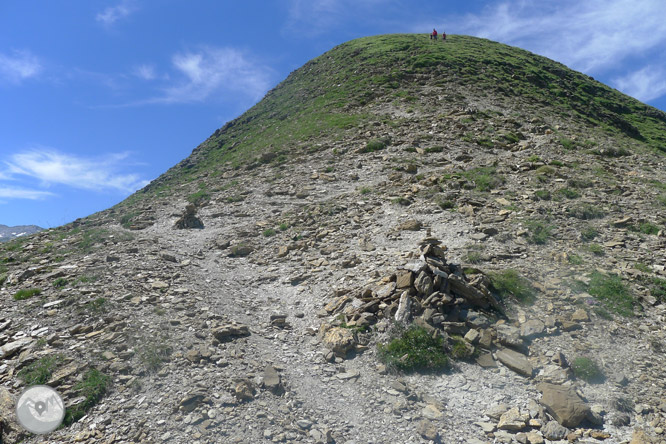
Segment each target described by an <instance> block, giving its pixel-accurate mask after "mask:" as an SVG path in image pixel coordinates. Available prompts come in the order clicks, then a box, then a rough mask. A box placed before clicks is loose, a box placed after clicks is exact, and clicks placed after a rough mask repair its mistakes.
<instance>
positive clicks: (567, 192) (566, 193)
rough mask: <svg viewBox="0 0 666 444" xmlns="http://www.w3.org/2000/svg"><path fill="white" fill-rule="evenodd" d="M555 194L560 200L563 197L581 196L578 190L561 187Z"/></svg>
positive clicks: (576, 197)
mask: <svg viewBox="0 0 666 444" xmlns="http://www.w3.org/2000/svg"><path fill="white" fill-rule="evenodd" d="M555 196H556V197H557V198H558V200H562V199H561V198H566V199H578V198H579V197H580V193H579V192H578V191H576V190H572V189H571V188H560V189H559V190H557V191H556V192H555Z"/></svg>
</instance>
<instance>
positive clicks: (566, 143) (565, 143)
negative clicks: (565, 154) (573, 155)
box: [560, 137, 576, 150]
mask: <svg viewBox="0 0 666 444" xmlns="http://www.w3.org/2000/svg"><path fill="white" fill-rule="evenodd" d="M560 145H562V147H564V149H567V150H571V149H573V148H574V147H575V146H576V143H575V142H574V141H573V140H571V139H569V138H567V137H561V138H560Z"/></svg>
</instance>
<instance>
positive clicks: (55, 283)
mask: <svg viewBox="0 0 666 444" xmlns="http://www.w3.org/2000/svg"><path fill="white" fill-rule="evenodd" d="M66 285H67V279H65V278H61V277H60V278H58V279H56V280H55V281H53V286H54V287H55V288H63V287H65V286H66Z"/></svg>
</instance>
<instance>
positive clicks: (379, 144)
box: [361, 139, 388, 153]
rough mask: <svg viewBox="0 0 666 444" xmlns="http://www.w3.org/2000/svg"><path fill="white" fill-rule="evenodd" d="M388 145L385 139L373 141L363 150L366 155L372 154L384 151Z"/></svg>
mask: <svg viewBox="0 0 666 444" xmlns="http://www.w3.org/2000/svg"><path fill="white" fill-rule="evenodd" d="M387 145H388V143H387V142H386V141H385V140H383V139H373V140H370V141H369V142H368V143H366V144H365V148H364V149H363V150H361V151H362V152H364V153H372V152H374V151H379V150H383V149H384V148H386V146H387Z"/></svg>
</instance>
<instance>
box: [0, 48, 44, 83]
mask: <svg viewBox="0 0 666 444" xmlns="http://www.w3.org/2000/svg"><path fill="white" fill-rule="evenodd" d="M41 71H42V64H41V62H40V61H39V59H38V58H37V57H36V56H34V55H32V54H31V53H30V52H28V51H14V52H13V53H12V54H3V53H0V79H4V80H5V81H9V82H11V83H20V82H21V81H22V80H25V79H28V78H30V77H36V76H37V75H38V74H39V73H40V72H41Z"/></svg>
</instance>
